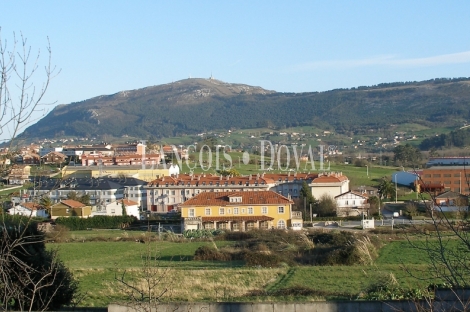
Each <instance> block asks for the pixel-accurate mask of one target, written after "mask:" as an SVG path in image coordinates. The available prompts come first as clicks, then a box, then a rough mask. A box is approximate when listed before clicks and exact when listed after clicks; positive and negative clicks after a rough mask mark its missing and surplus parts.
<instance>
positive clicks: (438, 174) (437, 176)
mask: <svg viewBox="0 0 470 312" xmlns="http://www.w3.org/2000/svg"><path fill="white" fill-rule="evenodd" d="M432 177H433V178H440V177H441V174H440V173H435V174H433V175H432Z"/></svg>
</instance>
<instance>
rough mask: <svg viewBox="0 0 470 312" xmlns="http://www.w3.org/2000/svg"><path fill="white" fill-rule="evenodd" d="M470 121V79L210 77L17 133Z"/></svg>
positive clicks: (170, 132)
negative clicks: (305, 84)
mask: <svg viewBox="0 0 470 312" xmlns="http://www.w3.org/2000/svg"><path fill="white" fill-rule="evenodd" d="M468 119H470V78H459V79H433V80H429V81H423V82H406V83H388V84H380V85H377V86H372V87H359V88H352V89H337V90H331V91H326V92H306V93H280V92H275V91H269V90H265V89H263V88H260V87H253V86H248V85H243V84H232V83H225V82H222V81H219V80H214V79H185V80H180V81H177V82H173V83H169V84H165V85H159V86H153V87H147V88H143V89H138V90H129V91H122V92H119V93H116V94H113V95H103V96H98V97H95V98H91V99H88V100H85V101H82V102H77V103H71V104H67V105H59V106H57V107H55V108H54V109H53V110H52V111H51V112H50V113H49V114H48V115H47V116H45V117H44V118H43V119H41V120H39V121H38V122H37V123H36V124H34V125H31V126H30V127H28V128H27V129H26V130H25V132H24V133H23V134H22V135H21V136H22V137H26V138H28V139H34V138H53V137H62V136H84V137H90V136H100V135H110V136H113V137H120V136H123V135H129V136H132V137H138V138H143V139H145V138H148V137H150V136H153V137H156V138H158V137H163V136H164V137H168V136H177V135H182V134H194V133H198V132H205V131H209V130H215V129H234V128H257V127H269V128H280V127H291V126H307V125H317V126H322V127H324V126H326V125H327V126H331V127H333V128H334V129H335V130H336V131H337V132H342V131H354V130H357V129H369V128H385V127H387V126H389V125H391V124H401V123H409V122H412V123H419V124H424V125H427V126H433V125H435V126H436V127H438V126H439V127H440V126H445V125H456V124H463V122H464V121H466V120H468Z"/></svg>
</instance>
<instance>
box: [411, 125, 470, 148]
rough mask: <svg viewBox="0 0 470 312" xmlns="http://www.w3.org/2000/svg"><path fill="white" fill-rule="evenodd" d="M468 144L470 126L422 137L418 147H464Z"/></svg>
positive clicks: (469, 141) (469, 140)
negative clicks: (425, 137)
mask: <svg viewBox="0 0 470 312" xmlns="http://www.w3.org/2000/svg"><path fill="white" fill-rule="evenodd" d="M469 144H470V128H463V129H458V130H455V131H451V132H450V133H447V134H445V133H443V134H441V135H438V136H434V137H431V138H427V139H424V140H423V141H422V142H421V144H419V148H420V149H422V150H429V149H431V148H442V147H464V146H468V145H469Z"/></svg>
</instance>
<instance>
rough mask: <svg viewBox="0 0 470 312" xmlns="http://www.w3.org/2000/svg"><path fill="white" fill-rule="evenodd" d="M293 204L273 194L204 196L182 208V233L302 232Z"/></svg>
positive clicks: (202, 194)
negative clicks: (288, 230) (196, 230)
mask: <svg viewBox="0 0 470 312" xmlns="http://www.w3.org/2000/svg"><path fill="white" fill-rule="evenodd" d="M292 204H293V201H292V200H291V199H290V198H287V197H284V196H282V195H280V194H278V193H275V192H272V191H242V192H204V193H200V194H198V195H196V196H195V197H193V198H191V199H189V200H187V201H185V202H184V203H182V204H181V217H182V228H183V230H195V229H222V230H230V231H247V230H251V229H272V228H277V229H288V228H291V229H301V228H302V213H301V212H299V211H292Z"/></svg>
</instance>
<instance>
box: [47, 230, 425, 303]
mask: <svg viewBox="0 0 470 312" xmlns="http://www.w3.org/2000/svg"><path fill="white" fill-rule="evenodd" d="M100 233H101V234H103V235H104V236H101V237H105V238H104V239H103V240H104V241H96V239H97V238H98V237H100V235H101V234H100ZM126 233H127V234H126ZM143 234H144V233H142V232H136V233H132V232H127V231H81V232H70V233H69V234H68V235H69V236H70V237H71V238H73V239H74V240H75V242H71V243H60V244H58V243H55V244H48V247H49V248H57V249H58V251H59V256H60V258H61V259H62V260H63V261H64V263H65V264H66V265H67V266H68V267H69V268H70V269H71V270H72V272H73V274H74V276H75V277H76V278H77V279H78V280H79V282H80V289H81V291H82V293H84V294H86V296H85V299H84V300H83V302H82V303H81V304H80V305H81V306H90V307H91V306H106V305H108V304H109V303H111V302H113V301H116V300H119V299H120V298H122V290H121V289H120V285H119V283H117V282H116V281H115V276H116V274H117V275H118V276H119V275H120V274H122V273H124V272H126V274H127V275H126V276H128V277H129V278H130V279H131V280H133V279H136V278H137V277H138V275H139V272H142V267H143V261H142V255H146V254H149V252H150V253H151V255H152V257H153V258H152V259H153V260H154V261H155V262H154V265H155V269H156V270H157V271H158V272H160V273H161V274H162V275H165V278H164V279H162V281H161V283H162V287H167V288H169V289H171V297H169V298H171V300H174V301H176V300H179V301H247V300H248V301H260V300H277V301H284V300H307V301H310V300H315V298H314V297H305V298H303V297H302V298H300V299H299V297H274V298H271V297H252V296H249V295H247V294H249V293H250V292H251V291H254V290H256V291H259V290H265V291H273V290H279V289H285V288H289V287H305V288H309V289H313V290H318V291H322V292H327V293H331V294H332V295H331V298H352V299H354V298H357V297H358V295H359V294H360V293H361V291H363V290H364V289H366V288H367V287H368V286H370V285H371V284H373V283H377V282H378V281H381V280H384V279H387V278H388V277H389V276H390V274H392V275H393V276H394V277H395V278H396V279H397V281H398V282H399V284H400V285H401V286H403V287H405V288H413V287H414V288H416V287H425V286H426V285H428V284H429V281H427V282H423V281H418V280H417V279H414V278H412V277H411V276H410V275H409V274H408V273H407V272H406V270H405V268H408V269H410V270H414V271H418V270H419V271H420V272H424V273H420V274H421V277H426V274H428V275H429V274H430V273H429V272H427V271H426V268H427V263H428V259H427V258H426V256H425V255H423V254H422V253H420V252H418V251H417V250H415V249H413V248H410V245H409V243H408V242H407V241H405V240H403V238H402V240H396V239H397V238H399V237H400V236H399V235H398V236H397V234H394V235H391V236H389V237H388V236H386V235H385V236H384V237H383V238H382V239H383V241H384V242H386V243H385V245H384V246H383V247H382V248H381V249H380V251H379V257H378V259H377V260H376V261H375V262H374V264H373V265H357V266H294V267H288V266H287V265H286V266H281V267H278V268H259V267H246V266H245V265H244V262H243V261H231V262H223V261H195V260H193V256H194V252H195V251H196V249H197V248H198V247H200V246H204V245H207V246H214V245H216V246H217V247H218V248H221V247H224V246H231V245H232V244H234V243H235V242H226V241H206V242H202V241H201V242H192V241H182V242H170V241H159V240H157V241H153V242H151V243H149V244H141V243H138V242H135V241H134V240H133V239H134V237H135V238H139V237H142V235H143ZM107 235H115V236H114V237H115V239H114V240H110V239H109V238H110V236H107ZM123 238H126V239H128V240H127V241H123V240H122V239H123ZM426 272H427V273H426ZM160 273H159V274H160ZM423 274H424V275H423ZM428 277H430V276H428ZM333 294H334V295H333ZM327 298H328V296H327Z"/></svg>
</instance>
